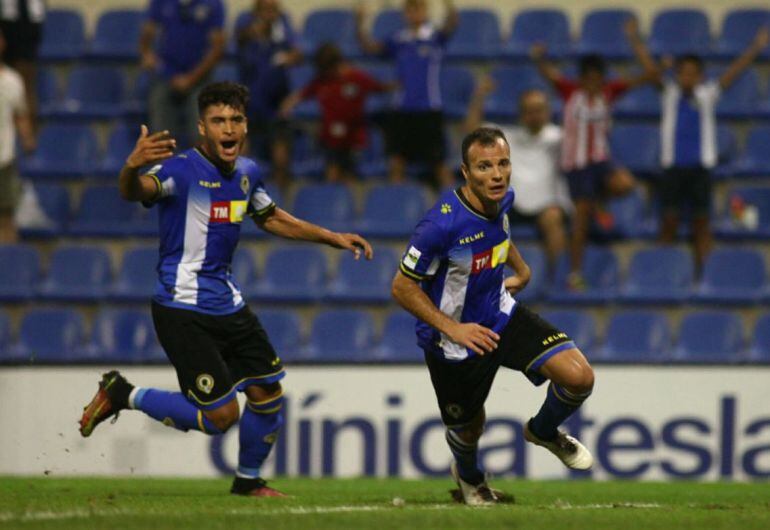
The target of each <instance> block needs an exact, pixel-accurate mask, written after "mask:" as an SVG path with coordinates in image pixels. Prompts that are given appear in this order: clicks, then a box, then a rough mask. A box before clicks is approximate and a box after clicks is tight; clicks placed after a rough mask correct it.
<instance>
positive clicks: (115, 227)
mask: <svg viewBox="0 0 770 530" xmlns="http://www.w3.org/2000/svg"><path fill="white" fill-rule="evenodd" d="M139 208H141V206H140V205H138V204H137V203H135V202H128V201H126V200H124V199H123V198H121V196H120V192H119V191H118V187H117V186H112V185H97V186H89V187H88V188H86V189H85V190H84V191H83V195H82V196H81V198H80V205H79V206H78V209H77V212H76V213H75V216H74V217H73V219H72V221H71V222H70V225H69V229H68V230H67V232H68V233H69V234H71V235H73V236H107V237H118V236H125V235H128V234H129V232H130V231H131V229H132V228H133V226H132V220H133V219H134V218H135V217H137V216H138V214H139Z"/></svg>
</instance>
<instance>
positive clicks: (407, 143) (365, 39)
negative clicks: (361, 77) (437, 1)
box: [356, 0, 458, 187]
mask: <svg viewBox="0 0 770 530" xmlns="http://www.w3.org/2000/svg"><path fill="white" fill-rule="evenodd" d="M444 7H445V10H446V19H445V20H444V25H443V26H442V27H441V28H440V29H437V28H435V27H434V26H433V24H432V23H431V22H430V21H429V20H428V4H427V2H426V0H405V2H404V21H405V22H406V27H405V28H404V29H402V30H400V31H397V32H396V33H395V34H393V35H391V36H389V37H388V38H387V39H386V40H385V41H384V42H378V41H376V40H374V39H373V38H372V37H371V35H369V34H368V33H366V32H365V31H364V28H363V19H364V12H363V7H361V8H360V9H359V10H358V11H357V13H356V23H357V36H358V40H359V42H360V44H361V47H362V48H363V50H364V51H365V52H366V53H368V54H374V55H380V56H383V57H388V58H393V59H395V61H396V74H397V77H398V81H399V83H400V85H401V90H400V92H399V93H398V98H397V102H396V109H395V112H394V113H393V115H392V116H391V120H390V123H389V126H388V134H387V148H388V154H389V156H390V160H389V163H390V178H391V180H392V181H394V182H400V181H403V180H404V178H405V176H406V164H407V162H423V163H426V164H427V165H428V166H429V167H430V169H431V170H432V171H433V179H434V180H433V183H434V184H435V185H438V186H441V187H443V186H448V185H451V184H452V183H454V177H453V175H452V174H451V173H450V171H449V168H448V167H447V165H446V163H445V162H444V156H445V153H444V151H445V147H444V118H443V114H442V111H441V107H442V103H441V90H440V86H439V80H440V71H441V63H442V60H443V57H444V48H445V47H446V43H447V41H448V40H449V38H450V37H451V36H452V33H454V31H455V29H456V28H457V24H458V14H457V10H456V9H455V7H454V5H453V4H452V2H451V1H450V0H445V1H444Z"/></svg>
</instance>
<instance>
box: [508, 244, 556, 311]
mask: <svg viewBox="0 0 770 530" xmlns="http://www.w3.org/2000/svg"><path fill="white" fill-rule="evenodd" d="M516 246H517V248H518V249H519V253H520V254H521V257H522V258H523V259H524V261H525V262H526V263H527V265H529V270H530V272H531V274H532V276H530V280H529V283H528V284H527V286H526V287H525V288H524V290H523V291H521V292H519V293H518V294H516V296H515V298H516V300H520V301H522V302H527V303H530V302H536V301H539V300H540V299H541V298H542V297H543V294H544V293H545V288H546V286H547V285H548V280H549V278H548V264H547V263H546V257H545V253H544V252H543V250H542V249H541V248H540V247H539V246H538V245H531V244H525V245H516ZM505 274H506V276H509V275H512V274H513V271H511V269H510V268H508V267H506V269H505Z"/></svg>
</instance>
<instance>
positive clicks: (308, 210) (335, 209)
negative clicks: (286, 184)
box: [292, 184, 355, 231]
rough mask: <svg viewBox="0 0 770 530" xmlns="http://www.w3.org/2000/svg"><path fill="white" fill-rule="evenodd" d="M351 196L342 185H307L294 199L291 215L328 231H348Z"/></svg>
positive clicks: (352, 210) (350, 215)
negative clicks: (323, 227)
mask: <svg viewBox="0 0 770 530" xmlns="http://www.w3.org/2000/svg"><path fill="white" fill-rule="evenodd" d="M354 208H355V207H354V204H353V195H352V194H351V192H350V189H349V188H348V187H347V186H345V185H344V184H309V185H307V186H303V187H302V188H300V189H299V191H298V192H297V194H296V195H295V197H294V207H293V208H292V213H293V214H295V215H296V216H297V217H299V218H300V219H305V220H307V221H310V222H311V223H315V224H319V225H321V226H325V227H327V228H329V229H330V230H335V231H345V230H349V229H350V226H351V223H352V220H353V215H354V213H355V212H354Z"/></svg>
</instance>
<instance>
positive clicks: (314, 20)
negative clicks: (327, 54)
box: [302, 9, 361, 58]
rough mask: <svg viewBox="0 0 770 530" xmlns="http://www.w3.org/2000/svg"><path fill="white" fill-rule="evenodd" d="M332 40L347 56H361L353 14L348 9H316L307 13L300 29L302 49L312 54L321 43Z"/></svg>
mask: <svg viewBox="0 0 770 530" xmlns="http://www.w3.org/2000/svg"><path fill="white" fill-rule="evenodd" d="M325 42H333V43H335V44H336V45H337V46H339V48H340V50H341V51H342V54H343V55H345V56H346V57H348V58H351V57H359V56H361V49H360V48H359V46H358V40H357V39H356V23H355V15H354V14H353V12H352V11H350V10H349V9H316V10H314V11H311V12H310V13H308V15H307V17H306V18H305V25H304V28H303V30H302V49H303V51H305V52H306V53H309V54H312V53H313V52H315V50H316V49H317V48H318V46H320V45H321V44H323V43H325Z"/></svg>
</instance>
